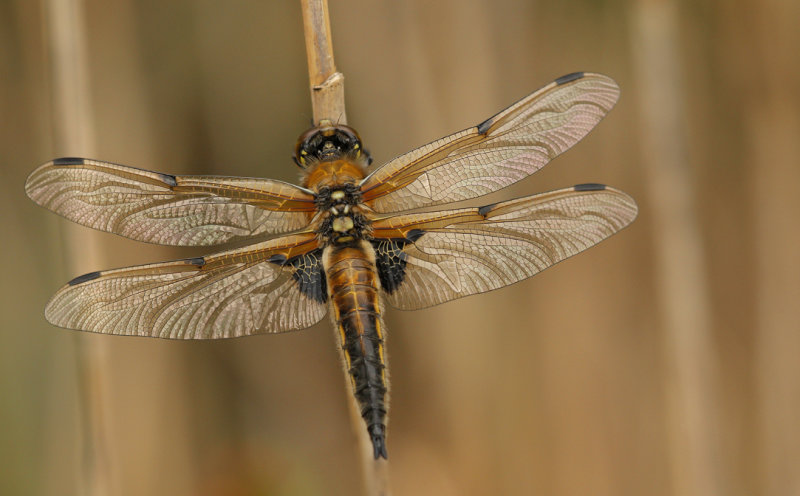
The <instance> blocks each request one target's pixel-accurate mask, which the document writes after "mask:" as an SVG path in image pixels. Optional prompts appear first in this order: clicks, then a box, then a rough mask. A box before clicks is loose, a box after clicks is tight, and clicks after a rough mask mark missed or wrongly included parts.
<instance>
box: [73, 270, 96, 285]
mask: <svg viewBox="0 0 800 496" xmlns="http://www.w3.org/2000/svg"><path fill="white" fill-rule="evenodd" d="M98 277H100V272H99V271H98V272H89V273H88V274H83V275H82V276H78V277H76V278H75V279H73V280H71V281H70V282H68V283H67V284H68V285H69V286H77V285H78V284H81V283H84V282H86V281H91V280H94V279H97V278H98Z"/></svg>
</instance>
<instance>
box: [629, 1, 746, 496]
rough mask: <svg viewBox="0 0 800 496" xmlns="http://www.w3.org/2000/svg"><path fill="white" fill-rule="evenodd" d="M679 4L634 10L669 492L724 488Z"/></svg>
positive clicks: (649, 3)
mask: <svg viewBox="0 0 800 496" xmlns="http://www.w3.org/2000/svg"><path fill="white" fill-rule="evenodd" d="M677 8H678V7H677V5H676V4H675V2H672V1H654V0H640V1H639V2H638V3H637V4H635V8H634V11H633V14H634V15H633V26H634V32H633V37H632V43H633V46H634V50H633V52H634V67H635V70H636V75H637V79H638V81H639V86H640V87H639V95H640V97H641V101H640V109H641V112H642V115H641V118H642V122H643V123H644V125H643V126H642V131H641V133H642V134H641V136H642V150H643V152H644V153H643V156H642V159H643V160H642V167H643V170H644V172H645V175H644V179H645V185H646V186H647V187H648V189H647V197H648V198H650V210H651V216H652V220H653V222H652V225H653V226H656V228H655V229H654V230H653V233H654V236H655V238H656V239H655V243H653V246H655V247H656V252H655V269H656V281H659V282H660V287H658V288H657V289H658V298H659V306H660V311H661V313H662V316H663V321H664V327H663V329H662V332H663V334H664V339H665V344H664V350H665V353H666V356H665V359H666V360H665V361H666V365H667V373H666V380H667V384H666V392H667V429H668V432H669V435H668V438H669V439H670V442H671V446H670V463H671V470H672V476H673V484H674V487H673V490H672V494H704V495H708V496H715V495H722V494H730V491H729V490H726V489H725V488H724V480H725V477H723V476H722V474H721V466H720V463H719V459H720V455H721V453H720V452H719V449H720V445H719V434H718V432H717V431H716V427H717V424H716V420H715V419H716V418H717V416H718V413H719V412H718V411H716V410H715V408H716V405H717V399H716V398H715V396H716V392H717V391H718V386H717V382H718V379H717V372H718V368H717V362H716V360H715V356H716V355H715V353H714V349H713V341H712V336H711V310H710V301H709V283H708V277H707V274H708V269H707V267H706V261H705V259H704V256H703V253H704V248H703V241H702V237H701V235H700V226H699V225H698V218H697V213H696V212H697V209H696V207H695V199H694V198H695V192H694V188H693V186H692V178H691V175H690V169H689V162H688V158H689V156H688V150H687V148H688V145H687V141H686V140H687V137H686V134H685V129H684V127H683V123H684V122H686V120H687V119H686V117H685V116H684V115H683V112H682V109H681V105H682V102H685V101H686V95H684V94H683V91H682V86H681V82H682V81H681V66H682V64H681V61H680V55H679V51H678V40H679V36H680V35H679V29H678V19H679V18H678V15H677Z"/></svg>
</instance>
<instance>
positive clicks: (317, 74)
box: [300, 0, 390, 496]
mask: <svg viewBox="0 0 800 496" xmlns="http://www.w3.org/2000/svg"><path fill="white" fill-rule="evenodd" d="M300 3H301V5H302V9H303V29H304V32H305V39H306V54H307V57H308V77H309V81H310V84H311V107H312V109H313V115H314V123H315V124H319V123H320V122H321V121H324V120H328V121H331V122H334V123H340V124H347V114H346V113H345V107H344V76H343V75H342V74H341V73H339V72H337V71H336V64H335V63H334V60H333V44H332V42H331V24H330V17H329V16H328V2H327V0H301V2H300ZM336 339H337V340H338V339H339V337H338V335H337V336H336ZM344 373H345V384H346V386H345V389H346V393H347V396H348V398H350V399H349V402H348V404H349V410H350V421H351V425H352V428H353V432H354V434H355V435H356V437H357V438H358V452H359V457H360V459H361V465H362V469H363V475H364V485H365V489H366V493H367V494H369V495H381V496H387V495H389V494H390V493H389V472H388V462H387V461H386V460H375V459H374V457H373V450H372V442H371V441H370V439H369V436H368V435H367V431H366V428H365V426H364V422H363V420H362V419H361V415H360V414H359V407H358V405H357V404H356V400H355V397H354V396H353V394H352V391H351V390H350V389H351V388H350V377H349V376H348V373H347V370H346V368H344Z"/></svg>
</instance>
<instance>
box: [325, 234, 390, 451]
mask: <svg viewBox="0 0 800 496" xmlns="http://www.w3.org/2000/svg"><path fill="white" fill-rule="evenodd" d="M323 264H324V266H325V272H326V274H327V277H328V296H329V297H330V302H331V306H332V307H333V308H332V312H331V315H332V316H333V320H334V325H336V328H337V329H338V330H339V336H340V338H341V342H342V351H343V352H344V360H345V365H346V367H347V370H348V372H349V373H350V380H351V383H352V385H353V392H354V394H355V397H356V400H357V401H358V405H359V407H360V408H361V416H362V417H363V418H364V422H366V424H367V431H368V432H369V434H370V438H371V439H372V446H373V449H374V453H375V458H378V457H379V456H382V457H384V458H386V456H387V455H386V392H387V382H386V374H385V368H386V366H385V363H384V353H383V329H382V322H381V313H380V312H381V310H380V301H379V299H378V291H379V289H380V282H379V280H378V274H377V269H376V268H375V251H374V250H373V248H372V245H371V244H369V243H368V242H366V241H358V242H355V243H353V244H348V245H335V244H334V245H330V246H328V247H326V248H325V251H324V252H323Z"/></svg>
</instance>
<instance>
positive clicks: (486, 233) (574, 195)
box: [373, 185, 637, 310]
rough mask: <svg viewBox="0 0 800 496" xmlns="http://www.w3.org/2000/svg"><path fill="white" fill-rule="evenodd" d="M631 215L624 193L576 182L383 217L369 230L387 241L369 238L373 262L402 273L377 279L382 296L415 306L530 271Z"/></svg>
mask: <svg viewBox="0 0 800 496" xmlns="http://www.w3.org/2000/svg"><path fill="white" fill-rule="evenodd" d="M601 188H602V189H601ZM636 213H637V207H636V203H635V202H634V201H633V199H632V198H631V197H629V196H628V195H626V194H625V193H623V192H621V191H618V190H616V189H612V188H607V187H605V186H602V185H581V186H575V187H573V188H568V189H563V190H558V191H553V192H550V193H544V194H540V195H534V196H529V197H525V198H518V199H516V200H511V201H507V202H502V203H497V204H495V205H488V206H486V207H481V208H467V209H460V210H450V211H443V212H430V213H421V214H410V215H403V216H397V217H387V218H384V219H380V220H378V221H376V222H375V223H374V224H373V227H374V231H373V232H374V235H375V237H376V239H385V240H387V241H386V242H385V243H383V244H381V243H380V242H378V243H376V247H377V248H376V251H377V258H378V260H382V259H393V260H395V264H397V263H400V266H401V270H402V271H403V273H402V274H401V275H400V276H398V275H395V274H390V276H385V277H384V280H387V281H389V282H390V283H391V285H390V286H389V287H388V291H387V299H388V301H389V302H390V303H391V304H392V305H394V306H395V307H398V308H401V309H404V310H414V309H419V308H425V307H429V306H433V305H437V304H439V303H444V302H446V301H450V300H454V299H456V298H461V297H464V296H469V295H472V294H477V293H483V292H485V291H491V290H493V289H498V288H501V287H503V286H507V285H509V284H513V283H515V282H518V281H521V280H523V279H526V278H528V277H531V276H533V275H535V274H537V273H539V272H541V271H542V270H544V269H546V268H547V267H550V266H551V265H553V264H556V263H558V262H560V261H562V260H564V259H566V258H568V257H571V256H572V255H575V254H577V253H579V252H581V251H583V250H585V249H587V248H589V247H590V246H593V245H595V244H597V243H599V242H600V241H602V240H603V239H605V238H607V237H609V236H611V235H612V234H614V233H616V232H617V231H619V230H620V229H622V228H624V227H625V226H627V225H628V224H630V223H631V222H632V221H633V219H634V218H635V217H636ZM390 240H396V241H394V242H391V241H390ZM397 240H401V241H397ZM398 243H399V244H398ZM389 250H395V253H389ZM400 250H401V251H400ZM398 261H400V262H398ZM380 269H381V267H380V266H379V270H380ZM390 270H395V271H397V266H396V265H395V266H393V267H392V268H390ZM384 272H386V271H384ZM384 289H387V288H386V285H384Z"/></svg>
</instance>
